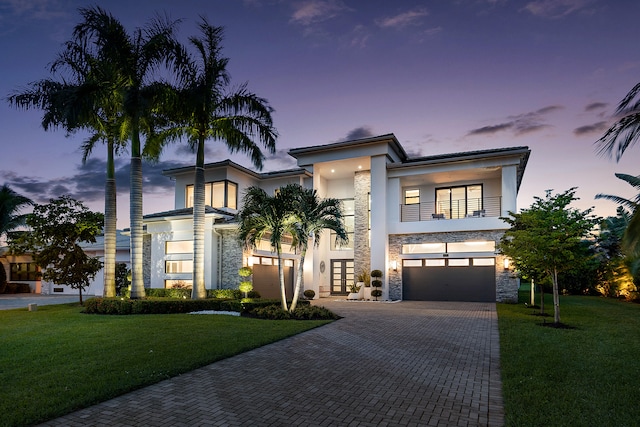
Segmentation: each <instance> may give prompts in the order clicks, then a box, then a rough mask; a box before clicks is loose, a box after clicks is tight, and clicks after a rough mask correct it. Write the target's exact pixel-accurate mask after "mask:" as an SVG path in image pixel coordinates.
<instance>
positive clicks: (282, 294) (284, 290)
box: [276, 243, 288, 310]
mask: <svg viewBox="0 0 640 427" xmlns="http://www.w3.org/2000/svg"><path fill="white" fill-rule="evenodd" d="M276 252H277V253H276V255H277V256H278V279H279V280H280V297H281V298H282V309H283V310H288V308H287V287H286V286H285V283H284V267H283V265H282V246H281V245H280V243H278V244H277V246H276Z"/></svg>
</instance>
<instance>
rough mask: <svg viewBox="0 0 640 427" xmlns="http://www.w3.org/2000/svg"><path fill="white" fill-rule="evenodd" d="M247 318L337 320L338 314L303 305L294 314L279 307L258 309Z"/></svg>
mask: <svg viewBox="0 0 640 427" xmlns="http://www.w3.org/2000/svg"><path fill="white" fill-rule="evenodd" d="M247 316H250V317H256V318H258V319H268V320H288V319H291V320H337V319H339V318H340V316H338V315H337V314H335V313H334V312H332V311H331V310H328V309H326V308H324V307H318V306H315V305H309V304H303V305H301V306H300V307H296V309H295V310H293V313H289V312H288V311H285V310H283V309H282V308H281V307H280V306H279V305H268V306H264V307H256V308H254V309H253V310H251V311H250V312H249V313H247Z"/></svg>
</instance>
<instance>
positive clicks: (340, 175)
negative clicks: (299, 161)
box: [313, 157, 371, 179]
mask: <svg viewBox="0 0 640 427" xmlns="http://www.w3.org/2000/svg"><path fill="white" fill-rule="evenodd" d="M369 169H371V164H370V161H369V158H367V157H358V158H354V159H345V160H336V161H333V162H325V163H316V164H315V165H314V170H313V173H314V174H319V175H320V176H321V177H322V178H325V179H346V178H353V175H354V174H355V173H356V172H358V171H361V170H369Z"/></svg>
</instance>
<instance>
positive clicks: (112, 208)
mask: <svg viewBox="0 0 640 427" xmlns="http://www.w3.org/2000/svg"><path fill="white" fill-rule="evenodd" d="M50 71H51V73H52V74H54V75H56V77H58V79H57V80H56V79H43V80H39V81H36V82H33V83H31V84H30V85H29V88H28V89H27V90H24V91H22V92H18V93H15V94H13V95H11V96H10V97H9V98H8V100H9V102H10V103H11V104H13V105H16V106H18V107H20V108H25V109H30V108H38V109H41V110H43V111H44V115H43V118H42V127H43V128H44V129H45V131H46V130H49V129H50V128H52V127H54V128H55V127H63V128H64V129H65V130H66V131H67V132H68V134H69V135H71V134H73V133H75V132H76V131H78V130H80V129H85V130H89V131H90V132H92V133H93V134H92V135H91V136H90V137H89V138H88V139H87V140H86V141H85V142H84V143H83V151H84V156H83V159H82V162H83V163H85V162H86V160H87V158H88V156H89V155H90V154H91V152H92V150H93V148H94V146H95V144H97V143H98V142H105V143H106V145H107V174H106V181H105V220H104V295H105V296H106V297H114V296H115V295H116V286H115V268H116V263H115V260H116V221H117V219H116V182H115V165H114V162H115V160H114V157H115V154H116V153H117V152H118V151H120V150H121V149H122V147H123V145H124V143H125V141H123V140H122V138H120V133H119V130H118V122H119V120H120V117H121V115H120V114H119V112H118V106H119V104H121V102H118V101H117V99H116V98H117V96H118V93H117V92H116V91H114V90H113V89H112V87H111V86H110V85H105V84H103V82H109V81H115V80H116V79H117V70H116V69H115V67H114V64H112V63H111V62H110V61H100V60H99V59H98V58H96V57H95V56H94V55H93V54H92V52H91V51H90V50H89V47H88V43H87V40H86V39H84V40H83V39H81V38H79V37H76V38H74V39H73V40H70V41H67V42H66V44H65V49H64V50H63V51H62V52H61V53H60V54H59V55H58V57H57V59H56V60H55V61H54V62H53V64H52V66H51V69H50ZM58 73H60V75H58Z"/></svg>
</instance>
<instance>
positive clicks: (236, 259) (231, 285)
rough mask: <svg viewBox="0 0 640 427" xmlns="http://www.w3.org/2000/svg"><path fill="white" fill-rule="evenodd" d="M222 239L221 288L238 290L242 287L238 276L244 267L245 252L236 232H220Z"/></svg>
mask: <svg viewBox="0 0 640 427" xmlns="http://www.w3.org/2000/svg"><path fill="white" fill-rule="evenodd" d="M220 235H221V236H220V237H218V239H222V244H221V245H220V248H221V249H222V250H221V252H222V253H221V254H219V256H221V257H222V260H221V262H220V268H221V269H222V273H221V282H220V283H219V286H220V288H221V289H236V288H237V287H238V286H239V285H240V276H238V270H239V269H240V268H241V267H242V257H243V256H244V252H243V250H242V246H241V245H240V242H238V238H237V231H236V230H220Z"/></svg>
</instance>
